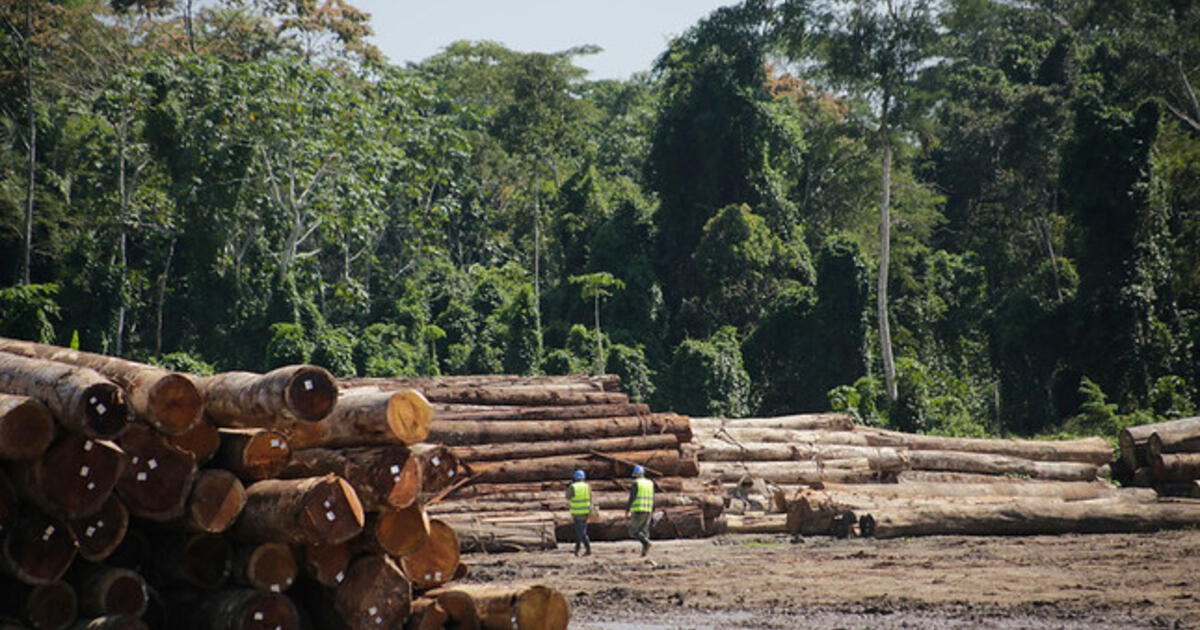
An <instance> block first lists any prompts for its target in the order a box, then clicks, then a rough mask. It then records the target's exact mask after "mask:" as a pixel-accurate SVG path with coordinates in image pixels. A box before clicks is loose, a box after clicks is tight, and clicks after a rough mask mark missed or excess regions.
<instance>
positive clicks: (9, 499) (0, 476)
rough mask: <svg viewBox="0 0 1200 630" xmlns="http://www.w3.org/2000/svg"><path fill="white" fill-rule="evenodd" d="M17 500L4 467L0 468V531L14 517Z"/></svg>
mask: <svg viewBox="0 0 1200 630" xmlns="http://www.w3.org/2000/svg"><path fill="white" fill-rule="evenodd" d="M18 501H19V500H18V498H17V490H16V489H15V488H13V485H12V482H11V481H9V479H8V475H7V474H6V473H5V472H4V469H3V468H0V533H3V532H4V528H5V527H7V526H8V524H9V522H10V521H12V520H13V519H14V518H16V516H17V509H18V507H19V504H18Z"/></svg>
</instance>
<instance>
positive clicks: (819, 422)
mask: <svg viewBox="0 0 1200 630" xmlns="http://www.w3.org/2000/svg"><path fill="white" fill-rule="evenodd" d="M722 425H723V426H724V427H725V428H739V429H745V428H758V429H791V430H794V431H814V430H816V431H851V430H853V429H854V419H853V418H851V417H850V416H849V415H847V414H844V413H807V414H799V415H793V416H779V417H775V418H729V419H726V420H725V421H724V423H722Z"/></svg>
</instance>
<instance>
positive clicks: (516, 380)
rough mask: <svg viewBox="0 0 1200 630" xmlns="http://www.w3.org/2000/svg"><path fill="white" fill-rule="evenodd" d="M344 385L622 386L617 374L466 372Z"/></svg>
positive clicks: (383, 378)
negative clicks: (521, 374) (530, 374)
mask: <svg viewBox="0 0 1200 630" xmlns="http://www.w3.org/2000/svg"><path fill="white" fill-rule="evenodd" d="M338 384H339V385H341V386H342V387H345V388H352V387H374V388H377V389H379V390H380V391H390V390H396V389H439V388H443V387H478V388H488V387H526V386H534V387H539V386H540V387H561V388H565V389H571V388H583V389H586V390H588V391H593V390H594V391H609V390H614V389H618V388H619V387H620V386H621V377H620V376H618V375H616V374H597V375H591V374H549V375H541V376H520V375H516V374H463V375H452V376H376V377H353V378H342V379H338Z"/></svg>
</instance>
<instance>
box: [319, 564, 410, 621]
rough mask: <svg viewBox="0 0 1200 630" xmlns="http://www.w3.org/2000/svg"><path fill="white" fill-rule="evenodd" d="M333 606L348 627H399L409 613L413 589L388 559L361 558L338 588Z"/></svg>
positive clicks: (402, 572)
mask: <svg viewBox="0 0 1200 630" xmlns="http://www.w3.org/2000/svg"><path fill="white" fill-rule="evenodd" d="M334 607H335V609H336V610H337V611H338V612H339V613H340V614H341V615H342V618H343V619H344V620H345V621H346V625H347V626H348V627H350V628H356V629H357V628H392V627H399V626H400V624H402V623H403V622H404V620H405V619H407V618H408V616H409V613H410V612H411V611H412V586H411V584H410V583H409V580H408V579H407V578H406V577H405V574H404V571H402V570H401V569H400V567H398V566H397V565H396V563H395V561H393V560H392V559H391V558H389V557H388V556H383V555H372V556H363V557H362V558H359V559H358V560H355V561H354V564H353V565H351V566H350V570H349V572H348V574H347V576H346V580H345V581H344V582H343V583H342V584H341V585H340V586H338V588H337V592H336V594H335V596H334Z"/></svg>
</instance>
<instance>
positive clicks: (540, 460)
mask: <svg viewBox="0 0 1200 630" xmlns="http://www.w3.org/2000/svg"><path fill="white" fill-rule="evenodd" d="M604 455H607V456H608V457H601V456H597V455H592V454H588V455H561V456H557V457H536V458H530V459H517V460H508V461H499V462H474V463H473V464H471V465H470V469H471V471H472V474H473V475H476V479H477V480H478V481H480V482H482V483H504V482H511V481H540V480H545V479H570V478H571V475H572V473H574V472H575V471H576V470H582V471H584V473H586V474H587V476H588V477H589V478H593V479H600V478H606V477H629V476H630V475H631V474H632V472H633V465H634V464H641V465H642V466H645V467H646V469H647V470H648V471H651V472H652V473H658V474H661V475H666V476H671V477H695V476H696V475H697V474H698V473H699V470H698V468H697V464H696V460H695V459H694V458H693V457H686V456H684V455H683V454H682V453H680V452H679V451H677V450H659V451H633V452H616V453H605V454H604Z"/></svg>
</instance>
